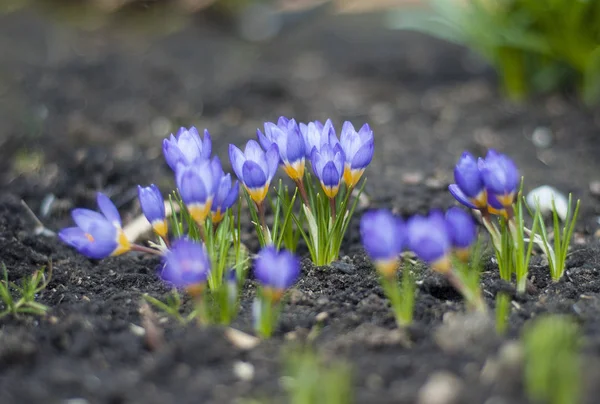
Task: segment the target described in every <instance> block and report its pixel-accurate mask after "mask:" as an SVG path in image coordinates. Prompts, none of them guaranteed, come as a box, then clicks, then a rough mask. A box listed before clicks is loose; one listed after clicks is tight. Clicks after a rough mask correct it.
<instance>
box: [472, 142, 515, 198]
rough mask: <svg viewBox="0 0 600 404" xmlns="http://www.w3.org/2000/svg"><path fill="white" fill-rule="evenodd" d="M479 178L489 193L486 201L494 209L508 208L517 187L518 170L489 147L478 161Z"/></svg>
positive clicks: (503, 156) (504, 157)
mask: <svg viewBox="0 0 600 404" xmlns="http://www.w3.org/2000/svg"><path fill="white" fill-rule="evenodd" d="M478 165H479V171H480V172H481V178H482V179H483V183H484V184H485V187H486V189H487V192H488V194H489V197H488V202H489V204H490V205H492V207H494V208H496V209H510V208H512V204H513V202H514V199H515V195H516V193H517V191H518V188H519V180H520V178H519V170H518V169H517V166H516V165H515V163H514V162H513V161H512V160H511V159H510V158H508V157H507V156H506V155H504V154H500V153H498V152H496V151H495V150H492V149H490V150H489V151H488V153H487V155H486V156H485V159H479V161H478Z"/></svg>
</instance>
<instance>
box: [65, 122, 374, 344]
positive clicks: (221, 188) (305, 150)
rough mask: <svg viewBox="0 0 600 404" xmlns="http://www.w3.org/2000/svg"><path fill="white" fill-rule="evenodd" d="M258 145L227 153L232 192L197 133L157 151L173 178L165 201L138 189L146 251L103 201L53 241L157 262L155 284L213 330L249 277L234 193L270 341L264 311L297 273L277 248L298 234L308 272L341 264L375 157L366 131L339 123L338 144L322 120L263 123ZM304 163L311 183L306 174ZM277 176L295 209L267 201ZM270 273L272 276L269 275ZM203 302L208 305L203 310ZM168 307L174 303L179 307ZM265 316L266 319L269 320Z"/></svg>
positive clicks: (181, 133)
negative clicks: (250, 220) (187, 300)
mask: <svg viewBox="0 0 600 404" xmlns="http://www.w3.org/2000/svg"><path fill="white" fill-rule="evenodd" d="M257 136H258V141H256V140H250V141H248V142H247V144H246V146H245V148H244V150H243V151H242V150H240V149H238V148H237V147H236V146H234V145H230V147H229V158H230V161H231V166H232V168H233V172H234V173H235V175H236V176H237V178H238V180H239V182H238V181H234V180H232V178H231V174H228V173H225V172H224V170H223V166H222V164H221V160H220V159H219V158H218V157H216V156H212V155H211V154H212V140H211V136H210V133H209V132H208V131H207V130H205V131H204V133H203V135H201V134H200V132H199V131H198V130H197V129H196V128H194V127H191V128H180V129H179V130H178V131H177V133H176V134H171V135H170V136H169V137H168V138H167V139H165V140H164V141H163V153H164V157H165V160H166V162H167V164H168V166H169V167H170V168H171V169H172V170H173V172H174V174H175V183H176V186H177V189H176V191H175V192H173V193H171V194H169V195H168V198H167V199H165V198H164V197H163V194H162V193H161V191H160V190H159V189H158V187H157V186H156V185H154V184H152V185H149V186H145V187H143V186H139V187H138V198H139V203H140V206H141V209H142V212H143V214H144V215H145V217H146V218H147V220H148V222H149V223H150V225H151V228H152V230H153V232H154V233H155V234H156V236H158V239H157V240H158V241H157V242H156V243H151V244H150V246H143V245H140V244H135V243H133V242H131V241H130V240H128V239H127V237H126V235H125V232H124V231H123V228H122V224H121V219H120V216H119V213H118V210H117V208H116V207H115V205H114V204H113V203H112V202H111V201H110V199H109V198H108V196H106V195H104V194H102V193H98V198H97V199H98V206H99V208H100V211H101V213H98V212H95V211H92V210H88V209H75V210H74V211H73V219H74V220H75V223H76V224H77V227H72V228H68V229H64V230H62V231H61V232H60V234H59V236H60V238H61V239H62V240H63V241H64V242H65V243H67V244H69V245H71V246H72V247H74V248H76V249H77V250H78V251H79V252H81V253H82V254H84V255H86V256H88V257H90V258H93V259H102V258H106V257H108V256H114V255H120V254H123V253H126V252H128V251H138V252H144V253H151V254H156V255H160V256H162V257H163V263H162V265H161V270H160V273H159V274H160V276H161V277H162V279H163V280H164V281H166V282H167V283H169V284H170V285H172V286H173V287H174V288H176V289H177V290H183V291H185V292H186V293H187V294H188V295H189V296H191V297H192V298H193V299H194V300H195V301H196V302H197V303H198V310H200V311H199V312H198V316H199V317H200V318H201V319H202V320H203V321H211V318H212V321H215V320H214V317H215V316H214V315H213V314H214V313H211V311H210V310H209V309H210V307H214V306H215V305H216V306H217V307H219V306H220V305H221V306H223V305H224V307H221V312H220V313H217V317H218V321H220V322H228V321H230V320H231V319H232V310H233V309H232V305H226V304H224V303H223V302H225V301H227V302H230V303H231V304H233V305H234V307H237V297H236V298H233V296H232V291H235V292H236V293H237V291H238V289H239V287H238V286H239V283H240V282H242V281H243V280H244V278H245V272H246V269H247V267H248V258H247V253H246V252H245V249H244V246H243V245H242V244H241V241H240V217H239V216H240V215H239V212H240V207H241V206H240V204H239V203H238V201H239V199H240V184H241V188H242V190H243V192H244V195H245V196H246V200H247V201H248V202H249V207H250V208H251V210H252V212H254V216H253V217H256V220H255V225H256V226H257V230H258V231H259V235H260V237H259V238H260V240H261V244H262V247H263V248H264V249H263V252H261V254H259V259H258V260H257V261H256V265H255V266H256V279H257V280H258V282H259V283H261V284H262V285H263V287H262V288H261V293H260V296H261V297H260V298H259V299H258V300H257V303H255V306H258V305H260V307H261V310H258V311H257V313H258V315H259V317H260V319H263V320H260V319H258V320H257V324H263V325H262V326H260V327H257V331H258V332H259V333H261V335H267V334H270V333H271V331H266V330H267V329H272V328H273V326H272V324H271V325H270V326H269V327H267V326H265V325H264V324H267V323H266V321H267V320H264V319H265V318H270V320H269V321H271V323H272V322H273V321H274V320H273V318H274V317H273V315H274V314H273V313H275V311H274V309H273V310H272V309H271V308H273V307H275V306H276V305H277V303H278V302H279V301H280V300H281V296H282V295H283V292H284V291H285V289H287V288H288V287H289V286H290V284H291V282H293V280H294V279H295V278H296V275H297V272H298V271H299V264H298V263H297V260H296V258H295V257H294V256H293V255H292V253H290V252H288V251H285V250H282V249H281V248H282V245H281V244H282V242H284V241H285V242H286V243H287V245H286V247H288V248H289V249H290V250H295V249H296V245H295V243H297V242H298V236H296V234H302V236H303V237H304V239H305V241H306V243H307V244H308V247H309V250H310V252H311V256H312V258H313V260H314V261H315V263H317V264H318V265H323V264H328V263H330V262H332V261H333V260H335V259H337V258H338V255H339V250H340V247H341V240H342V237H343V235H344V233H345V231H346V229H347V227H348V224H349V221H350V217H351V216H352V212H353V211H354V208H355V206H356V201H357V200H358V196H357V197H356V198H355V201H354V204H353V205H350V204H349V203H348V202H349V200H350V195H351V194H352V191H353V190H354V189H355V188H356V187H357V185H358V184H359V181H360V179H361V178H362V176H363V173H364V171H365V169H366V167H367V165H368V164H369V163H370V161H371V159H372V157H373V148H374V143H373V132H372V131H371V129H370V128H369V126H368V125H364V126H363V127H362V128H361V129H360V130H359V131H356V130H355V129H354V127H353V126H352V124H350V123H349V122H346V123H345V124H344V125H343V127H342V131H341V141H340V140H339V139H338V137H337V135H336V132H335V129H334V127H333V124H332V123H331V121H329V120H328V121H326V123H325V124H322V123H320V122H318V121H315V122H310V123H308V124H298V123H297V122H296V121H295V120H294V119H288V118H285V117H281V118H280V119H279V120H278V121H277V123H272V122H267V123H265V125H264V130H262V131H261V130H257ZM307 159H308V160H309V161H310V165H311V168H312V173H313V174H314V178H316V183H313V182H312V178H313V176H312V175H311V174H310V173H309V170H306V164H307V163H306V160H307ZM280 166H281V167H282V168H283V171H284V173H285V174H286V175H287V176H288V177H289V178H290V179H291V180H292V181H293V182H294V183H295V185H296V188H297V190H296V192H298V193H299V195H300V206H299V207H298V206H296V205H295V203H294V202H295V198H292V199H290V198H289V196H287V195H282V192H281V191H282V190H283V189H284V188H283V187H282V186H280V187H279V189H278V190H277V192H276V195H275V196H271V197H270V196H269V191H270V187H271V185H272V182H273V180H274V177H275V175H276V173H277V169H278V167H280ZM236 204H238V205H237V206H238V208H237V212H238V214H237V215H235V214H234V209H235V205H236ZM271 207H275V208H274V210H273V213H274V215H275V222H274V233H275V234H274V236H273V237H271V231H270V230H269V228H268V225H267V221H266V214H265V212H266V210H267V209H268V208H271ZM290 235H291V236H290ZM269 266H277V268H272V269H271V268H269ZM280 266H283V267H280ZM286 268H287V271H288V272H286ZM272 270H275V271H276V272H272V273H271V272H269V271H272ZM282 271H283V272H282ZM282 273H283V274H286V273H287V274H288V275H287V276H284V275H282ZM294 274H296V275H294ZM281 276H283V278H282V277H281ZM234 281H235V282H234ZM207 296H209V297H210V298H211V299H212V301H209V302H207V301H206V297H207ZM209 300H210V299H209ZM174 301H176V302H178V303H177V304H179V302H180V300H179V299H178V298H177V299H174ZM154 302H156V301H154ZM201 302H202V304H200V303H201ZM234 302H235V304H234ZM170 309H171V310H172V311H173V312H175V311H177V310H176V309H174V308H173V307H171V308H170ZM267 311H268V312H269V313H271V314H270V315H268V316H267V315H266V314H265V313H266V312H267ZM275 318H276V317H275Z"/></svg>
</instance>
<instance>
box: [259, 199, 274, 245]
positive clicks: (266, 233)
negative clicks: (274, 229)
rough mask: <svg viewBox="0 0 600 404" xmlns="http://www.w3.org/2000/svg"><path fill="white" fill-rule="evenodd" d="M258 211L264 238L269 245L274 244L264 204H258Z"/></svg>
mask: <svg viewBox="0 0 600 404" xmlns="http://www.w3.org/2000/svg"><path fill="white" fill-rule="evenodd" d="M256 209H257V210H258V217H259V218H260V227H261V229H262V233H263V237H264V239H265V243H266V244H267V245H269V244H272V243H273V241H272V240H271V233H270V232H269V228H268V227H267V219H266V218H265V204H264V202H261V203H257V204H256Z"/></svg>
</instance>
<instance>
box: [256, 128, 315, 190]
mask: <svg viewBox="0 0 600 404" xmlns="http://www.w3.org/2000/svg"><path fill="white" fill-rule="evenodd" d="M256 134H257V136H258V140H259V142H260V144H261V146H262V147H263V148H264V149H265V150H268V149H269V147H271V145H272V144H273V143H275V144H276V145H277V148H278V150H279V159H280V164H281V165H282V166H283V170H284V171H285V173H286V174H287V175H288V176H289V177H290V178H291V179H292V180H294V181H301V180H302V177H303V176H304V167H305V159H304V156H305V146H304V139H303V138H302V135H301V134H300V129H299V128H298V124H297V123H296V121H295V120H294V119H287V118H286V117H283V116H282V117H280V118H279V120H278V121H277V125H275V124H274V123H272V122H266V123H265V133H264V134H263V133H262V132H261V131H260V129H257V130H256Z"/></svg>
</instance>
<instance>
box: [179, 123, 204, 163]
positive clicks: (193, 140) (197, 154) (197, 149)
mask: <svg viewBox="0 0 600 404" xmlns="http://www.w3.org/2000/svg"><path fill="white" fill-rule="evenodd" d="M177 146H178V147H179V150H181V152H182V153H183V156H184V157H185V161H184V163H185V164H193V163H197V162H199V161H200V160H202V159H203V155H202V141H201V140H200V134H199V133H198V129H196V128H195V127H193V126H192V127H191V128H189V129H188V130H184V131H183V132H181V134H180V135H179V138H178V139H177Z"/></svg>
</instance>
